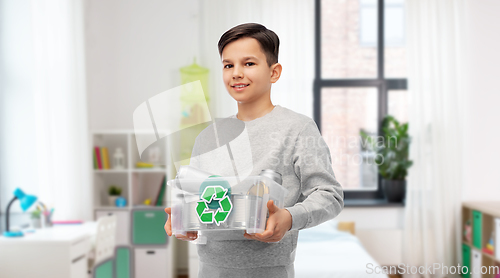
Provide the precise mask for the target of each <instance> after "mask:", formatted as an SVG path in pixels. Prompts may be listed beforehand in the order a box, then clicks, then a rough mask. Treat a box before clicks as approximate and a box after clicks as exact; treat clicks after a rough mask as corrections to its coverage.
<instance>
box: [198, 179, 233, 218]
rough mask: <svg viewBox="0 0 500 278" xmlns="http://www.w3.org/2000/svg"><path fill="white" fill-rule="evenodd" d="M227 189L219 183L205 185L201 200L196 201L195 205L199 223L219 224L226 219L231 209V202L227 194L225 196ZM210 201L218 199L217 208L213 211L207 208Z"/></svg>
mask: <svg viewBox="0 0 500 278" xmlns="http://www.w3.org/2000/svg"><path fill="white" fill-rule="evenodd" d="M227 191H228V190H227V189H225V188H224V187H222V186H220V185H212V186H207V187H206V188H205V190H203V193H202V194H201V200H200V201H198V205H197V206H196V213H197V215H198V218H199V219H200V221H201V223H205V224H209V223H214V222H215V224H217V226H219V225H220V223H224V222H225V221H226V219H227V218H228V217H229V214H230V213H231V210H232V209H233V204H232V203H231V199H229V196H227ZM212 201H219V208H217V210H216V211H215V213H214V212H213V211H210V210H209V209H208V205H209V204H210V203H211V202H212Z"/></svg>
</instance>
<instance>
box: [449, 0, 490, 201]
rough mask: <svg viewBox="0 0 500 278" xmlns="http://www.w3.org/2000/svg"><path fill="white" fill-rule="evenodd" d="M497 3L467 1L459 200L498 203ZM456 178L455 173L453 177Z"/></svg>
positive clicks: (488, 0) (486, 0)
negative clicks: (465, 70)
mask: <svg viewBox="0 0 500 278" xmlns="http://www.w3.org/2000/svg"><path fill="white" fill-rule="evenodd" d="M498 11H500V1H497V0H469V1H468V8H467V15H468V24H467V28H468V29H467V31H468V32H467V36H468V37H467V42H468V44H467V45H466V46H467V48H468V50H467V51H468V55H467V70H468V73H467V74H468V78H467V81H468V83H469V84H468V90H467V101H466V111H465V113H466V115H467V122H466V126H465V134H466V135H465V148H464V154H465V159H464V173H463V177H464V189H463V191H462V192H463V196H462V197H463V200H465V201H471V200H497V201H498V200H500V179H499V177H498V173H499V171H500V170H499V166H500V163H498V159H499V158H500V131H499V130H500V124H499V123H498V120H499V119H500V109H499V104H500V83H499V70H498V69H499V65H500V36H499V35H498V26H500V17H499V16H498ZM457 174H458V173H457Z"/></svg>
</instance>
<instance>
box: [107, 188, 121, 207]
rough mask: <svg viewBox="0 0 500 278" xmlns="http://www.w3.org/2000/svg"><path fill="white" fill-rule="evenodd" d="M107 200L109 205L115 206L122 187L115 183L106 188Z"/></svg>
mask: <svg viewBox="0 0 500 278" xmlns="http://www.w3.org/2000/svg"><path fill="white" fill-rule="evenodd" d="M108 194H109V196H108V200H109V205H110V206H115V205H116V204H115V203H116V199H117V198H118V197H120V195H121V194H122V189H121V188H120V187H118V186H116V185H111V186H109V188H108Z"/></svg>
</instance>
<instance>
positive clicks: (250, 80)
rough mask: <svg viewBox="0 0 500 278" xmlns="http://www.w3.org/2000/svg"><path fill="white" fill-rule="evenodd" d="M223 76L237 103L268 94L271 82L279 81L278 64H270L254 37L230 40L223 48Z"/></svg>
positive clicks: (257, 98) (279, 71) (250, 100)
mask: <svg viewBox="0 0 500 278" xmlns="http://www.w3.org/2000/svg"><path fill="white" fill-rule="evenodd" d="M222 65H223V70H222V78H223V80H224V84H225V85H226V89H227V91H228V92H229V94H230V95H231V97H232V98H234V99H235V100H236V101H237V102H238V103H251V102H254V101H257V100H260V99H262V98H263V97H265V98H269V96H268V95H269V93H270V92H271V84H272V83H275V82H276V81H278V79H279V77H280V74H281V65H280V64H278V63H276V64H274V65H272V66H271V67H269V65H268V64H267V61H266V55H265V54H264V52H262V49H261V47H260V44H259V42H258V41H257V40H256V39H254V38H242V39H239V40H236V41H234V42H231V43H230V44H228V45H226V47H224V50H223V51H222Z"/></svg>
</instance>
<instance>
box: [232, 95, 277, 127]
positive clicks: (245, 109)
mask: <svg viewBox="0 0 500 278" xmlns="http://www.w3.org/2000/svg"><path fill="white" fill-rule="evenodd" d="M273 109H274V105H273V103H272V102H271V99H263V100H259V101H257V102H251V103H239V102H238V114H236V118H238V119H239V120H242V121H244V122H248V121H252V120H255V119H257V118H260V117H263V116H265V115H266V114H267V113H269V112H271V111H273Z"/></svg>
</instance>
